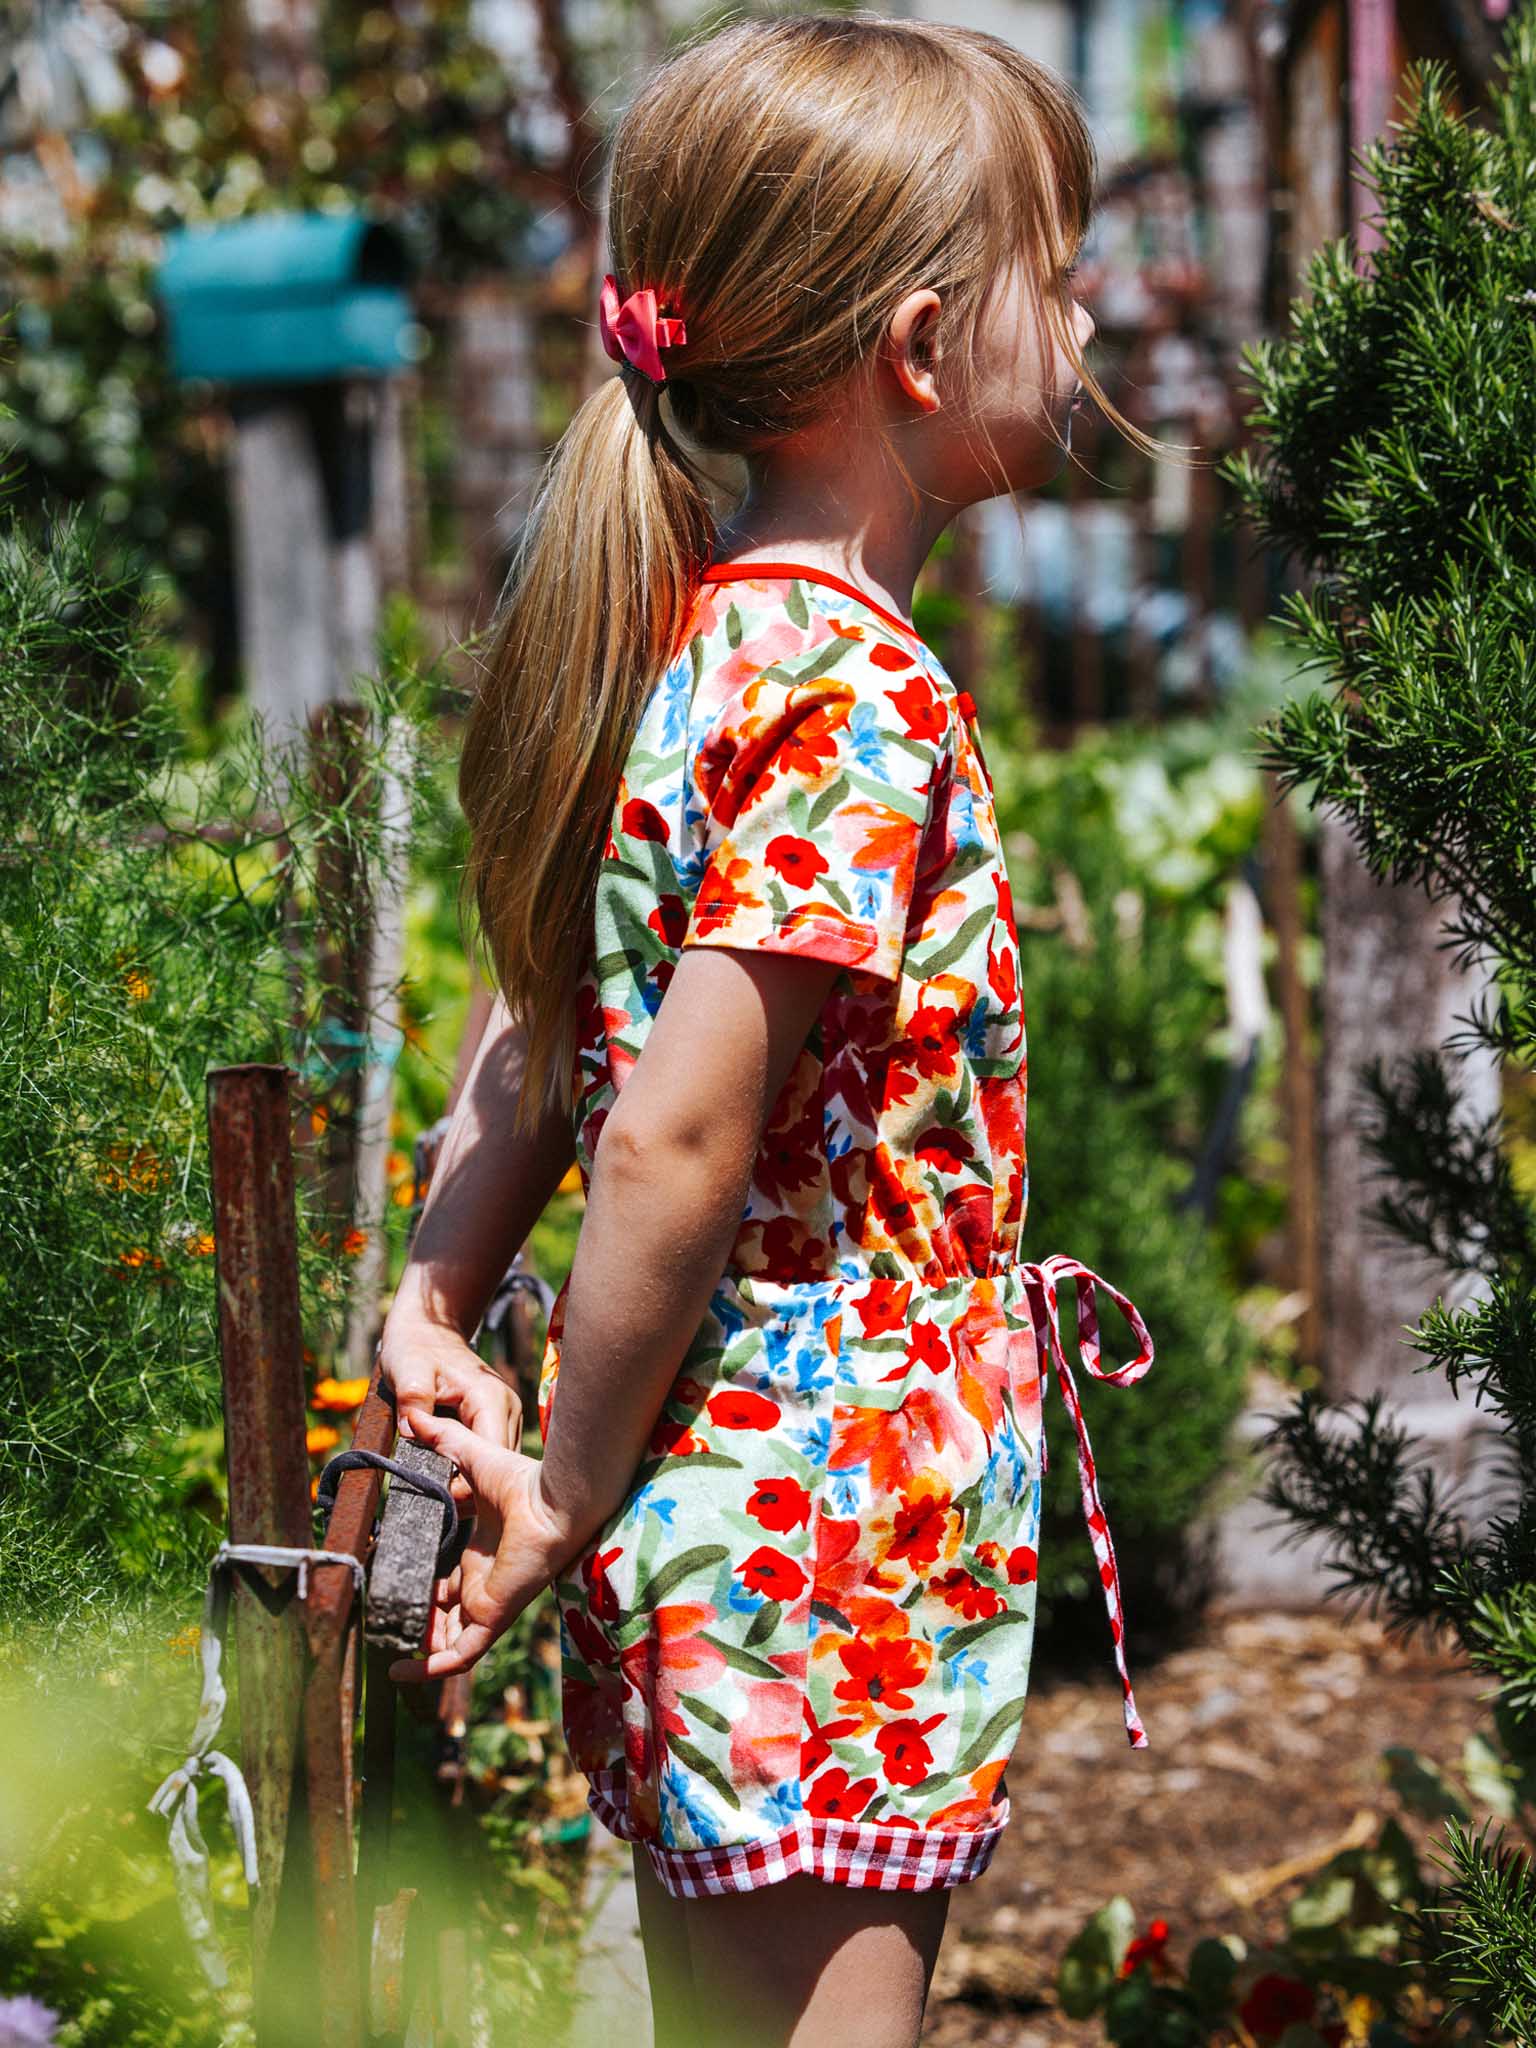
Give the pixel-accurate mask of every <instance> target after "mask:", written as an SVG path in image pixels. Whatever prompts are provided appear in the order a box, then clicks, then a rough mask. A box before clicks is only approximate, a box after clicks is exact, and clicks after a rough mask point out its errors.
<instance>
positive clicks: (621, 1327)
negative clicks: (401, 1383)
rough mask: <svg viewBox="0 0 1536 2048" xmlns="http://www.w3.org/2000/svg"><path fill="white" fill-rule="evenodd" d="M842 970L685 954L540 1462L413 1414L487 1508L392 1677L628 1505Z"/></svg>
mask: <svg viewBox="0 0 1536 2048" xmlns="http://www.w3.org/2000/svg"><path fill="white" fill-rule="evenodd" d="M838 971H839V970H838V968H837V966H836V965H835V964H833V963H832V962H829V961H824V960H817V959H810V958H800V957H796V956H794V955H792V954H786V953H780V952H773V951H760V952H759V951H746V950H743V951H736V950H734V949H731V948H728V947H724V946H719V945H710V946H699V947H685V948H684V950H683V952H682V954H681V956H680V958H679V960H678V963H677V967H676V970H675V972H674V973H673V976H672V979H671V982H670V983H669V985H668V988H667V992H666V995H665V997H664V998H663V1001H662V1004H661V1008H660V1010H659V1011H658V1013H657V1016H656V1021H655V1023H654V1025H653V1026H652V1029H651V1033H650V1037H649V1038H648V1040H647V1042H646V1046H645V1050H644V1052H643V1053H642V1055H641V1057H640V1059H639V1061H638V1062H637V1063H636V1065H635V1068H634V1071H633V1072H632V1073H631V1074H630V1075H629V1076H628V1078H627V1079H626V1081H625V1083H624V1086H623V1088H622V1090H621V1091H620V1093H619V1096H618V1099H617V1101H616V1102H615V1104H614V1106H613V1108H612V1110H611V1111H610V1112H609V1114H608V1117H607V1119H606V1121H605V1122H604V1124H603V1127H602V1132H601V1136H600V1139H599V1142H598V1146H597V1152H596V1156H595V1159H594V1162H593V1171H592V1179H591V1186H590V1189H589V1192H588V1200H587V1211H586V1216H585V1218H584V1220H583V1223H582V1229H581V1237H580V1240H579V1243H578V1245H577V1251H576V1259H575V1263H574V1265H573V1266H572V1269H571V1284H570V1292H569V1295H568V1297H567V1300H566V1314H565V1330H564V1335H563V1338H562V1342H561V1356H560V1371H559V1381H558V1389H557V1393H556V1397H555V1400H554V1404H553V1408H552V1411H551V1416H550V1425H549V1433H548V1440H547V1442H546V1445H545V1450H544V1456H543V1459H542V1460H538V1459H531V1458H526V1457H524V1456H522V1454H521V1453H520V1452H518V1451H515V1450H503V1449H501V1448H500V1447H499V1446H497V1445H496V1444H494V1443H492V1442H491V1441H489V1439H488V1436H487V1435H486V1434H484V1433H481V1434H477V1433H476V1432H475V1431H474V1429H473V1428H472V1427H471V1428H465V1427H464V1426H463V1425H462V1424H460V1423H456V1422H453V1421H451V1420H449V1419H447V1418H445V1417H442V1416H436V1415H433V1414H431V1413H430V1411H429V1410H428V1409H427V1408H425V1407H423V1408H421V1409H420V1410H419V1411H417V1412H416V1413H414V1414H413V1417H412V1421H413V1426H414V1430H415V1434H416V1435H417V1436H419V1437H420V1438H421V1439H422V1441H423V1442H426V1443H428V1444H430V1445H432V1447H433V1448H434V1449H436V1450H439V1451H442V1452H443V1453H444V1454H445V1455H446V1456H448V1457H450V1458H452V1459H453V1460H454V1461H455V1462H456V1463H457V1464H458V1465H459V1466H460V1468H461V1470H462V1471H463V1473H464V1475H465V1477H466V1478H467V1479H468V1481H469V1483H470V1485H471V1486H472V1487H473V1489H474V1494H475V1502H476V1511H477V1512H476V1525H475V1533H474V1536H473V1538H472V1539H471V1542H470V1545H469V1548H468V1549H467V1550H466V1551H465V1553H464V1559H463V1562H462V1564H461V1565H460V1567H459V1569H458V1571H456V1572H455V1573H454V1574H453V1576H452V1578H450V1579H446V1580H443V1581H442V1582H441V1583H440V1585H439V1589H438V1600H439V1605H438V1609H437V1612H436V1613H435V1614H434V1618H433V1628H432V1635H431V1638H430V1641H429V1654H428V1655H427V1657H426V1658H425V1659H420V1660H416V1661H414V1662H412V1663H409V1664H403V1665H397V1666H395V1667H394V1671H395V1675H396V1676H398V1677H402V1678H437V1677H441V1676H443V1675H444V1674H446V1673H448V1672H451V1671H463V1670H467V1669H468V1668H469V1666H470V1665H471V1664H473V1663H474V1662H475V1661H476V1660H477V1659H478V1658H479V1657H480V1656H481V1655H482V1654H483V1653H484V1651H485V1650H486V1649H487V1648H488V1647H489V1645H490V1644H491V1643H492V1642H494V1640H495V1639H496V1637H497V1636H498V1635H500V1634H501V1633H502V1631H503V1630H504V1629H505V1628H506V1627H507V1626H508V1625H509V1623H510V1622H511V1621H512V1620H513V1619H514V1617H515V1616H516V1615H517V1614H518V1612H519V1611H520V1610H521V1609H522V1608H523V1607H524V1606H526V1605H527V1603H528V1601H529V1600H530V1599H532V1598H533V1596H534V1595H535V1594H536V1593H537V1592H538V1591H539V1590H540V1588H541V1587H542V1586H544V1585H545V1584H547V1583H548V1581H549V1579H550V1578H552V1577H553V1576H554V1575H555V1574H556V1573H557V1572H558V1571H559V1570H560V1569H561V1568H562V1567H563V1566H564V1565H565V1564H566V1563H568V1562H569V1561H570V1559H571V1558H573V1557H574V1556H575V1555H576V1554H577V1553H578V1552H579V1551H580V1550H581V1549H582V1548H583V1546H584V1545H585V1544H586V1542H587V1540H588V1539H589V1538H590V1537H591V1536H592V1535H593V1534H594V1533H595V1532H596V1530H598V1529H599V1528H600V1527H601V1526H602V1524H603V1523H604V1522H605V1521H606V1520H607V1519H608V1517H609V1516H610V1515H611V1514H612V1513H613V1512H614V1511H615V1509H616V1508H618V1507H619V1505H620V1504H621V1503H622V1501H623V1499H624V1495H625V1493H626V1492H627V1490H628V1488H629V1485H630V1482H631V1481H632V1479H633V1477H634V1474H635V1471H636V1468H637V1467H638V1466H639V1464H640V1463H641V1461H642V1459H643V1457H644V1454H645V1448H646V1444H647V1442H648V1440H649V1438H650V1435H651V1432H652V1430H653V1429H654V1428H655V1425H656V1418H657V1416H658V1415H659V1414H660V1412H661V1407H662V1403H663V1401H664V1400H665V1398H666V1394H667V1389H668V1387H669V1386H670V1385H671V1383H672V1381H673V1379H674V1378H675V1376H676V1373H677V1369H678V1366H679V1364H680V1363H681V1361H682V1357H683V1354H684V1352H685V1351H686V1349H687V1346H688V1344H689V1342H690V1340H691V1338H692V1337H693V1334H694V1332H695V1331H696V1330H697V1329H698V1326H699V1324H700V1322H701V1321H702V1320H703V1316H704V1312H705V1310H706V1308H707V1307H708V1305H709V1299H710V1296H711V1294H712V1293H713V1292H714V1290H715V1288H716V1286H717V1285H718V1283H719V1279H720V1275H721V1273H722V1272H723V1271H724V1269H725V1265H726V1261H727V1259H728V1258H729V1255H730V1249H731V1245H732V1243H733V1242H734V1239H735V1236H736V1232H737V1230H738V1229H739V1228H740V1224H741V1218H742V1212H743V1210H744V1209H745V1207H746V1200H747V1191H748V1186H749V1183H750V1180H751V1175H752V1167H753V1163H754V1161H755V1159H756V1157H757V1151H758V1146H759V1144H760V1142H761V1138H762V1132H763V1126H764V1124H765V1123H766V1122H767V1119H768V1114H769V1111H770V1110H771V1109H772V1107H773V1104H774V1101H775V1099H776V1097H777V1096H778V1094H779V1091H780V1089H781V1088H782V1086H783V1084H784V1081H785V1079H786V1077H787V1076H788V1074H789V1071H790V1069H791V1067H792V1066H793V1064H794V1061H795V1059H796V1058H797V1057H798V1055H799V1053H800V1050H801V1048H802V1047H803V1046H804V1044H805V1041H806V1038H807V1036H808V1034H809V1032H810V1029H811V1026H812V1025H813V1023H814V1022H815V1020H816V1017H817V1014H818V1012H819V1011H820V1009H821V1007H822V1004H823V1003H824V1002H825V1001H826V998H827V995H828V993H829V992H830V989H831V986H832V982H833V980H834V978H835V977H836V975H837V973H838ZM472 1093H473V1087H471V1089H470V1090H467V1091H466V1094H472ZM445 1157H446V1154H445ZM519 1213H521V1203H520V1205H519ZM423 1222H425V1217H424V1218H423Z"/></svg>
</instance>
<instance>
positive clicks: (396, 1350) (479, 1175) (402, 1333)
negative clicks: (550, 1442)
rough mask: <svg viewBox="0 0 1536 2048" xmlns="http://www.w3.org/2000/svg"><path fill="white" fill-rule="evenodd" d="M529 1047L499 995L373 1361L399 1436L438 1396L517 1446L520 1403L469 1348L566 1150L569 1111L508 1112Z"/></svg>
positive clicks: (557, 1176) (567, 1157)
mask: <svg viewBox="0 0 1536 2048" xmlns="http://www.w3.org/2000/svg"><path fill="white" fill-rule="evenodd" d="M525 1053H526V1046H525V1040H524V1036H523V1032H522V1027H521V1026H520V1025H517V1024H514V1023H513V1021H512V1018H511V1016H510V1015H509V1013H508V1010H507V1006H506V1003H505V1002H504V1001H503V999H502V998H501V997H500V996H499V995H498V996H497V998H496V1000H495V1003H494V1004H493V1005H492V1008H491V1013H490V1016H489V1017H488V1018H487V1020H486V1024H485V1029H484V1031H483V1032H482V1034H481V1038H480V1043H479V1046H478V1048H477V1049H476V1052H475V1056H474V1059H473V1062H472V1063H471V1065H470V1067H469V1071H468V1073H467V1074H466V1076H465V1079H464V1084H463V1086H462V1088H461V1089H460V1091H459V1096H458V1100H457V1102H456V1103H455V1105H454V1109H453V1114H452V1117H451V1118H450V1120H449V1125H448V1129H447V1132H446V1133H445V1135H444V1138H443V1142H442V1147H441V1149H440V1151H439V1153H438V1156H437V1161H436V1164H435V1166H434V1167H433V1170H432V1183H431V1187H430V1189H429V1191H428V1194H427V1199H426V1202H425V1204H424V1205H423V1208H422V1212H421V1217H420V1219H419V1221H418V1223H417V1226H416V1235H415V1238H414V1239H413V1241H412V1244H411V1252H410V1257H409V1258H408V1259H407V1261H406V1265H405V1270H404V1272H403V1273H402V1274H401V1276H400V1284H399V1286H398V1288H397V1289H396V1290H395V1298H394V1302H393V1304H392V1306H391V1308H390V1311H389V1315H388V1317H387V1318H386V1320H385V1324H384V1335H383V1339H382V1346H381V1357H382V1362H383V1369H384V1374H385V1377H386V1378H387V1379H388V1380H389V1382H390V1385H391V1386H392V1387H393V1388H394V1392H395V1401H396V1410H397V1414H398V1418H399V1423H400V1430H401V1434H402V1435H404V1436H412V1435H414V1434H416V1428H415V1425H416V1423H417V1421H418V1420H419V1419H420V1417H421V1416H422V1415H423V1414H427V1415H430V1413H431V1412H432V1409H433V1406H434V1405H435V1404H436V1403H437V1402H439V1401H441V1402H445V1403H447V1404H449V1405H451V1406H455V1407H457V1408H459V1410H460V1413H461V1414H462V1415H463V1416H464V1417H465V1419H466V1420H467V1421H468V1422H469V1424H470V1426H471V1427H472V1428H476V1429H479V1430H480V1431H481V1432H482V1433H483V1434H489V1435H490V1436H491V1437H493V1438H494V1440H495V1441H496V1442H498V1443H504V1444H511V1445H513V1446H516V1445H517V1444H518V1443H520V1442H521V1440H522V1437H521V1431H522V1414H521V1404H520V1403H519V1402H518V1399H517V1396H516V1394H515V1393H514V1392H513V1391H512V1389H511V1388H510V1387H508V1386H507V1384H506V1382H505V1381H504V1380H503V1379H502V1378H501V1377H500V1375H499V1374H497V1373H495V1372H492V1371H491V1370H490V1369H489V1368H488V1367H487V1366H486V1365H485V1363H484V1362H483V1360H482V1359H481V1358H480V1356H479V1354H478V1353H477V1352H476V1351H475V1350H474V1349H473V1348H472V1346H471V1344H470V1341H469V1340H470V1338H471V1337H472V1336H473V1335H474V1333H475V1331H476V1329H477V1328H478V1327H479V1324H480V1318H481V1317H482V1315H483V1314H484V1313H485V1306H486V1303H487V1302H488V1301H489V1300H490V1298H491V1295H492V1294H493V1293H494V1291H495V1288H496V1284H497V1282H498V1281H499V1280H500V1279H501V1276H502V1274H503V1273H505V1271H506V1270H507V1267H508V1266H509V1265H510V1264H511V1262H512V1260H513V1258H514V1257H515V1256H516V1254H517V1252H518V1251H519V1250H520V1248H521V1247H522V1245H523V1244H524V1243H525V1242H526V1241H527V1238H528V1233H529V1232H530V1231H531V1230H532V1228H533V1226H534V1224H535V1223H536V1222H537V1221H538V1219H539V1217H540V1215H541V1214H542V1213H543V1210H544V1207H545V1205H546V1203H547V1202H548V1201H549V1198H550V1196H551V1195H552V1194H553V1192H554V1190H555V1188H556V1187H557V1186H558V1185H559V1183H560V1180H561V1179H562V1177H563V1176H564V1174H565V1172H566V1169H567V1168H568V1167H569V1166H570V1164H571V1161H572V1159H573V1157H574V1156H575V1145H574V1142H573V1139H572V1135H571V1122H570V1117H569V1115H568V1114H567V1113H566V1112H565V1111H564V1110H563V1109H558V1108H557V1109H552V1110H551V1111H550V1112H549V1113H548V1114H547V1115H545V1116H544V1117H542V1118H541V1119H540V1121H539V1123H538V1125H537V1127H536V1128H535V1129H534V1130H533V1131H532V1132H531V1133H529V1132H523V1131H519V1130H517V1129H515V1128H514V1125H513V1112H514V1110H515V1109H516V1107H517V1099H518V1090H519V1088H520V1086H521V1083H522V1073H523V1066H524V1060H525Z"/></svg>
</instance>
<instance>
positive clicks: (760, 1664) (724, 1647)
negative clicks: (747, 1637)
mask: <svg viewBox="0 0 1536 2048" xmlns="http://www.w3.org/2000/svg"><path fill="white" fill-rule="evenodd" d="M699 1641H700V1642H701V1643H708V1644H709V1647H710V1648H711V1649H712V1650H718V1651H719V1652H720V1654H721V1656H722V1657H723V1658H724V1659H725V1661H726V1663H727V1664H729V1665H730V1667H731V1669H732V1670H733V1671H744V1672H746V1674H747V1676H748V1677H749V1678H782V1677H783V1676H784V1674H783V1672H782V1671H781V1670H780V1669H779V1667H778V1665H777V1664H770V1663H769V1662H768V1659H767V1658H766V1657H754V1656H753V1655H752V1652H751V1651H750V1650H738V1649H737V1647H736V1645H735V1644H734V1643H727V1642H724V1641H722V1639H721V1638H720V1637H719V1636H712V1635H709V1634H708V1633H707V1632H706V1631H705V1630H704V1629H700V1630H699Z"/></svg>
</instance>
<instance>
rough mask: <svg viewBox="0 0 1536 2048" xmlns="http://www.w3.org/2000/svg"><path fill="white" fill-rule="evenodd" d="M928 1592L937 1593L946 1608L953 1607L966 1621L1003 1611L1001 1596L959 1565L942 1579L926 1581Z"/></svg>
mask: <svg viewBox="0 0 1536 2048" xmlns="http://www.w3.org/2000/svg"><path fill="white" fill-rule="evenodd" d="M928 1589H929V1591H930V1592H933V1593H937V1594H938V1595H939V1597H940V1599H941V1600H942V1601H943V1602H944V1605H945V1606H946V1607H953V1608H954V1609H955V1610H956V1611H957V1613H960V1614H963V1615H964V1616H965V1618H966V1620H967V1621H976V1620H978V1619H984V1618H985V1617H987V1616H989V1615H993V1614H1001V1613H1002V1611H1003V1596H1002V1595H1001V1593H999V1592H997V1591H995V1590H994V1588H993V1587H991V1586H984V1585H983V1584H982V1583H981V1581H980V1579H973V1578H972V1577H971V1575H970V1573H969V1572H968V1571H965V1570H963V1569H962V1568H961V1567H960V1566H959V1565H956V1567H955V1569H954V1570H953V1571H950V1572H945V1574H944V1575H943V1577H942V1578H938V1579H930V1580H929V1581H928Z"/></svg>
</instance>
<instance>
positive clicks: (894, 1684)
mask: <svg viewBox="0 0 1536 2048" xmlns="http://www.w3.org/2000/svg"><path fill="white" fill-rule="evenodd" d="M837 1654H838V1656H839V1657H841V1658H842V1660H843V1667H844V1669H845V1670H846V1671H847V1673H848V1676H847V1677H846V1678H841V1679H839V1680H838V1682H837V1684H836V1685H835V1686H833V1688H832V1690H833V1691H834V1692H835V1693H836V1695H837V1697H838V1698H839V1699H840V1700H868V1701H869V1703H870V1704H871V1705H872V1706H878V1707H895V1708H896V1709H897V1710H898V1711H899V1712H902V1713H905V1712H906V1711H907V1710H908V1709H909V1708H910V1707H911V1705H912V1688H913V1687H914V1686H918V1685H921V1684H922V1682H923V1679H924V1677H925V1676H926V1675H927V1671H928V1664H929V1661H930V1658H931V1657H932V1654H933V1653H932V1650H931V1648H930V1646H929V1645H928V1644H927V1643H914V1642H911V1641H909V1640H908V1638H907V1637H905V1636H885V1637H877V1638H876V1639H875V1640H874V1641H873V1642H861V1641H859V1640H857V1639H855V1640H854V1641H852V1642H848V1643H842V1644H840V1645H839V1646H838V1652H837Z"/></svg>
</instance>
